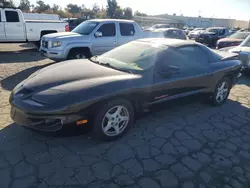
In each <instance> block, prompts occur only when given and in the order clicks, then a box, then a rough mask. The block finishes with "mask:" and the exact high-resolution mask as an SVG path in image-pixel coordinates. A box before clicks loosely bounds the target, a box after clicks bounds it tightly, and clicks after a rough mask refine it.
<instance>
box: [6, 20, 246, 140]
mask: <svg viewBox="0 0 250 188" xmlns="http://www.w3.org/2000/svg"><path fill="white" fill-rule="evenodd" d="M92 22H93V21H92ZM117 23H119V22H117ZM91 24H93V23H91ZM104 24H106V23H104ZM118 25H119V24H118ZM235 55H236V56H237V54H231V53H222V54H219V53H215V52H213V51H211V50H210V49H209V48H207V47H206V46H204V45H202V44H198V43H195V42H192V41H183V40H176V39H163V38H153V39H152V38H150V39H140V40H137V41H133V42H130V43H127V44H125V45H123V46H120V47H117V48H115V49H113V50H111V51H109V52H107V53H105V54H103V55H101V56H99V57H92V58H90V59H84V60H71V61H66V62H62V63H57V64H54V65H51V66H49V67H46V68H44V69H42V70H40V71H38V72H36V73H34V74H32V75H31V76H30V77H29V78H28V79H26V80H24V81H23V82H21V83H20V84H19V85H18V86H16V88H15V89H14V90H13V91H12V93H11V95H10V99H9V101H10V104H11V118H12V119H13V120H14V122H16V123H17V124H20V125H24V126H28V127H30V128H32V129H36V130H40V131H50V132H51V131H58V130H60V129H62V127H63V126H64V125H67V124H69V123H70V124H71V125H72V123H73V124H75V125H81V124H85V123H87V122H93V123H91V125H92V126H93V132H94V135H95V136H96V137H98V138H100V139H103V140H114V139H117V138H119V137H120V136H122V135H123V134H124V133H125V132H126V131H127V130H128V129H129V128H130V127H131V126H132V125H133V122H134V117H135V113H136V112H139V111H142V110H146V109H147V108H148V107H149V106H151V105H153V104H156V103H160V102H164V101H167V100H171V99H177V98H181V97H185V96H189V95H194V94H206V95H205V96H206V98H207V97H208V98H209V99H210V102H211V104H213V105H215V106H219V105H222V104H223V103H224V102H225V101H226V100H227V97H228V95H229V93H230V90H231V88H232V86H233V85H234V84H235V83H236V81H237V78H238V75H239V72H240V67H241V62H240V61H239V60H237V59H236V58H235Z"/></svg>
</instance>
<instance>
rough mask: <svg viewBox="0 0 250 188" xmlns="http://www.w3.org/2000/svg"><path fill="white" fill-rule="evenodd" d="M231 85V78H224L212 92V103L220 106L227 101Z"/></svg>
mask: <svg viewBox="0 0 250 188" xmlns="http://www.w3.org/2000/svg"><path fill="white" fill-rule="evenodd" d="M231 87H232V85H231V80H230V79H229V78H228V77H224V78H222V79H221V80H220V81H219V82H218V84H217V85H216V88H215V90H214V92H213V94H212V97H211V102H212V105H214V106H220V105H222V104H223V103H225V101H226V100H227V98H228V95H229V93H230V90H231Z"/></svg>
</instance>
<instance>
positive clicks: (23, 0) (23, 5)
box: [19, 0, 31, 12]
mask: <svg viewBox="0 0 250 188" xmlns="http://www.w3.org/2000/svg"><path fill="white" fill-rule="evenodd" d="M30 7H31V5H30V2H29V0H20V4H19V8H20V9H21V10H22V11H23V12H29V11H30Z"/></svg>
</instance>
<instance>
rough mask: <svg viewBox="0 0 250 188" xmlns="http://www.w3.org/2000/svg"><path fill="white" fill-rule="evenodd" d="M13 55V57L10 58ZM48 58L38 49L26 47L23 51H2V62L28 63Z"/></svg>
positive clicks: (0, 56) (0, 53)
mask: <svg viewBox="0 0 250 188" xmlns="http://www.w3.org/2000/svg"><path fill="white" fill-rule="evenodd" d="M10 56H11V58H10ZM44 59H46V57H44V56H42V55H41V54H40V53H39V52H38V51H37V49H34V48H31V49H24V50H21V51H5V52H3V51H1V52H0V64H3V63H28V62H37V61H41V60H44Z"/></svg>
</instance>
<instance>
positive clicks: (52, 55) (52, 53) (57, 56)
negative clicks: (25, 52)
mask: <svg viewBox="0 0 250 188" xmlns="http://www.w3.org/2000/svg"><path fill="white" fill-rule="evenodd" d="M40 52H41V54H42V55H43V56H45V57H47V58H49V59H52V60H55V61H62V60H65V59H66V58H65V57H64V52H63V51H59V50H50V49H47V48H41V49H40Z"/></svg>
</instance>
